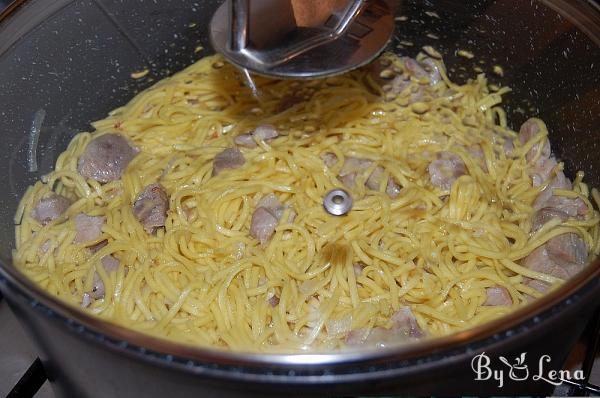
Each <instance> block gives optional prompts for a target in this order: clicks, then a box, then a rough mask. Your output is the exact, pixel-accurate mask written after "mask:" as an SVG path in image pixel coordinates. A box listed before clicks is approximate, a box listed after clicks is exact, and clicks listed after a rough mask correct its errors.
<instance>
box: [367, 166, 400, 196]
mask: <svg viewBox="0 0 600 398" xmlns="http://www.w3.org/2000/svg"><path fill="white" fill-rule="evenodd" d="M384 172H385V169H384V168H383V167H382V166H377V167H376V168H375V170H373V172H372V173H371V175H370V176H369V178H368V179H367V181H366V183H365V185H366V186H367V188H369V189H372V190H374V191H378V190H379V185H380V183H381V179H382V178H383V175H384ZM400 190H401V187H400V185H398V184H396V181H394V179H393V178H391V177H389V178H388V181H387V185H386V188H385V193H387V194H388V196H389V197H390V198H392V199H395V198H397V197H398V195H400Z"/></svg>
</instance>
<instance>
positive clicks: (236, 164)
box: [212, 148, 246, 176]
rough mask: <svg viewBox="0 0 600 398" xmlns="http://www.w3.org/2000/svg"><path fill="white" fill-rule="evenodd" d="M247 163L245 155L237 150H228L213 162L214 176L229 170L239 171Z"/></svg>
mask: <svg viewBox="0 0 600 398" xmlns="http://www.w3.org/2000/svg"><path fill="white" fill-rule="evenodd" d="M245 163H246V159H245V158H244V154H242V152H241V151H240V150H239V149H237V148H227V149H225V150H224V151H223V152H221V153H219V154H218V155H217V156H215V160H214V161H213V173H212V175H213V176H216V175H218V174H219V173H220V172H221V171H223V170H227V169H237V168H240V167H242V166H243V165H244V164H245Z"/></svg>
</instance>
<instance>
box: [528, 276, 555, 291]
mask: <svg viewBox="0 0 600 398" xmlns="http://www.w3.org/2000/svg"><path fill="white" fill-rule="evenodd" d="M524 284H525V285H526V286H529V287H530V288H532V289H534V290H537V291H538V292H540V293H545V292H546V291H547V290H548V288H550V284H548V283H546V282H544V281H540V280H538V279H528V280H527V281H525V283H524Z"/></svg>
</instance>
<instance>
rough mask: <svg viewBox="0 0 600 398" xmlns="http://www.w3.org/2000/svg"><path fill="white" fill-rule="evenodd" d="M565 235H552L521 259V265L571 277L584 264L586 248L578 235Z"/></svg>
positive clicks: (566, 277) (549, 273)
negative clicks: (552, 236)
mask: <svg viewBox="0 0 600 398" xmlns="http://www.w3.org/2000/svg"><path fill="white" fill-rule="evenodd" d="M565 235H573V234H565ZM565 235H560V236H557V237H554V238H552V239H550V240H549V241H548V242H547V243H546V244H545V245H542V246H540V247H538V248H537V249H535V250H534V251H533V252H531V254H529V255H528V256H527V257H525V258H524V259H523V260H522V261H521V263H522V265H523V266H524V267H526V268H529V269H531V270H533V271H537V272H541V273H544V274H547V275H552V276H555V277H557V278H561V279H569V278H571V277H572V276H573V275H575V274H576V273H578V272H579V271H580V270H581V269H582V268H583V266H584V265H585V262H586V260H587V255H588V248H587V246H586V245H585V242H583V241H582V240H581V238H579V237H578V236H576V235H575V237H572V236H565Z"/></svg>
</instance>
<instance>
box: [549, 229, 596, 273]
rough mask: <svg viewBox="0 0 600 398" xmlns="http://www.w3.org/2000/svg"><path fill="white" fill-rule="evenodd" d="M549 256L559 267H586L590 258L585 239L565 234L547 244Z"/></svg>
mask: <svg viewBox="0 0 600 398" xmlns="http://www.w3.org/2000/svg"><path fill="white" fill-rule="evenodd" d="M546 246H547V249H548V255H549V256H550V258H551V259H552V260H553V261H554V262H555V263H556V264H559V265H563V266H566V265H568V264H579V265H585V263H586V262H587V257H588V248H587V245H586V244H585V242H584V241H583V239H581V238H580V237H579V235H577V234H563V235H559V236H555V237H554V238H552V239H550V240H549V241H548V243H547V244H546Z"/></svg>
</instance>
